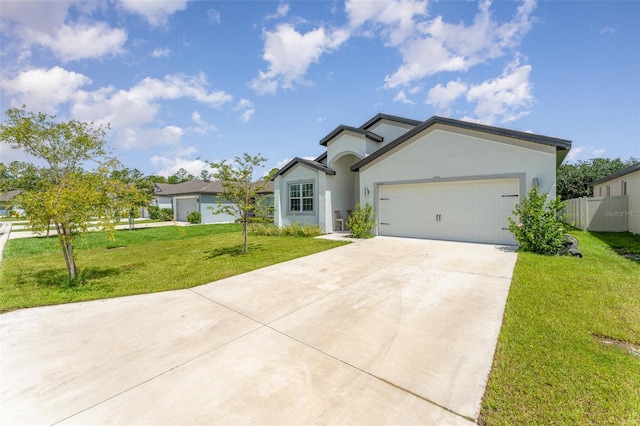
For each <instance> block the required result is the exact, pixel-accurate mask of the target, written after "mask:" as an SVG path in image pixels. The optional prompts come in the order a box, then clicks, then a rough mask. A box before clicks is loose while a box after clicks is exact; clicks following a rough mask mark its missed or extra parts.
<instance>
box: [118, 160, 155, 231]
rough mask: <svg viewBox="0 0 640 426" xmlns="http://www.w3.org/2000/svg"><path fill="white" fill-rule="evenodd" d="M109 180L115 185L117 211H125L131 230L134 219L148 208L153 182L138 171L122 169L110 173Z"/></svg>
mask: <svg viewBox="0 0 640 426" xmlns="http://www.w3.org/2000/svg"><path fill="white" fill-rule="evenodd" d="M111 178H112V179H114V180H115V183H117V184H118V185H117V190H116V191H117V199H116V200H115V201H116V202H117V204H118V207H119V210H118V211H120V209H121V210H123V211H125V210H126V211H127V215H128V216H129V229H133V228H134V226H133V224H134V221H133V220H134V218H135V217H137V215H138V212H139V211H140V209H141V208H146V207H149V203H151V200H153V182H152V181H151V180H149V179H147V178H145V177H144V175H143V174H142V172H141V171H140V170H138V169H129V168H123V169H118V170H114V171H113V172H111Z"/></svg>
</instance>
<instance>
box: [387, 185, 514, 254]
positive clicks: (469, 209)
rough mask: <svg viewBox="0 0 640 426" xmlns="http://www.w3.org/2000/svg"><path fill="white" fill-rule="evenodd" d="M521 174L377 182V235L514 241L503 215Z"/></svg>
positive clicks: (511, 202) (508, 213) (511, 204)
mask: <svg viewBox="0 0 640 426" xmlns="http://www.w3.org/2000/svg"><path fill="white" fill-rule="evenodd" d="M524 186H525V182H524V174H512V175H499V176H495V175H491V176H473V177H463V178H457V179H456V178H447V179H439V178H434V179H426V180H420V181H402V182H385V183H378V184H377V185H376V186H375V200H376V213H377V214H376V220H377V227H378V229H377V232H378V235H388V236H401V237H417V238H433V239H443V240H456V241H472V242H481V243H494V244H514V243H515V241H514V239H513V236H512V234H511V232H509V230H508V226H509V223H508V221H507V218H508V217H511V216H512V211H513V209H514V208H515V206H516V205H517V204H518V203H519V202H520V200H521V198H522V196H523V191H524Z"/></svg>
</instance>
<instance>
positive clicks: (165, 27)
mask: <svg viewBox="0 0 640 426" xmlns="http://www.w3.org/2000/svg"><path fill="white" fill-rule="evenodd" d="M0 37H1V40H0V42H1V43H0V60H1V64H0V91H1V95H0V102H1V106H2V111H3V112H4V111H5V110H6V109H7V108H10V107H13V106H20V105H22V104H26V105H27V109H29V110H32V111H43V112H47V113H50V114H56V115H57V116H58V117H59V118H60V119H62V120H68V119H78V120H82V121H93V122H96V123H101V124H106V123H110V126H111V131H110V132H109V144H110V145H111V147H112V148H113V150H114V153H115V154H116V155H117V156H118V158H119V159H120V160H121V161H122V163H124V165H125V166H127V167H131V168H134V167H135V168H138V169H140V170H141V171H143V172H144V173H145V174H162V175H170V174H172V173H174V172H175V171H176V170H178V168H180V167H183V168H185V169H187V170H188V171H190V172H191V173H193V174H195V175H197V174H199V172H200V171H201V170H202V169H204V168H206V167H207V163H206V161H207V160H208V161H220V160H225V159H231V158H233V157H235V156H237V155H241V154H242V153H244V152H248V153H251V154H257V153H261V154H262V155H263V156H265V157H267V158H268V161H267V163H266V164H265V169H267V170H268V169H270V168H272V167H279V166H282V165H284V164H286V162H287V161H288V160H290V159H291V158H293V157H296V156H298V157H315V156H317V155H319V154H320V153H322V147H321V146H320V145H319V143H318V142H319V141H320V139H322V138H323V137H324V136H325V135H327V134H328V133H329V132H331V130H333V129H334V128H335V127H337V126H338V125H340V124H347V125H352V126H360V125H361V124H363V123H364V122H366V121H367V120H368V119H369V118H371V117H372V116H374V115H375V114H377V113H379V112H382V113H386V114H393V115H399V116H403V117H407V118H412V119H420V120H425V119H427V118H429V117H431V116H433V115H441V116H446V117H452V118H456V119H464V120H471V121H476V122H481V123H485V124H490V125H495V126H499V127H507V128H512V129H516V130H523V131H531V132H534V133H539V134H543V135H548V136H555V137H560V138H565V139H570V140H572V141H573V149H572V152H571V153H570V156H569V161H577V160H587V159H590V158H594V157H610V158H616V157H621V158H623V159H628V158H629V157H631V156H634V157H640V2H637V1H613V2H597V1H553V2H551V1H544V2H535V1H528V0H526V1H524V2H506V1H496V2H489V1H484V2H471V1H468V2H466V1H418V0H396V1H391V0H383V1H346V2H342V1H340V2H338V1H290V2H284V1H283V2H275V1H186V0H181V1H157V2H156V1H141V0H137V1H130V0H126V1H125V0H111V1H108V2H107V1H100V2H86V1H81V2H74V1H63V0H56V1H46V2H37V1H15V2H14V1H5V0H2V2H0ZM3 119H4V116H3ZM24 159H26V157H25V155H24V154H23V153H21V152H17V151H13V150H11V149H10V148H9V147H8V146H6V145H3V144H0V161H1V162H4V163H8V162H10V161H13V160H24Z"/></svg>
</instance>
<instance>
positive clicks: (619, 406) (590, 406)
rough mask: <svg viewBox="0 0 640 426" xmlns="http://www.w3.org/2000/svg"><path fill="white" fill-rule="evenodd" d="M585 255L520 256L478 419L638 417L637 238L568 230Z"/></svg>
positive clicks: (546, 421)
mask: <svg viewBox="0 0 640 426" xmlns="http://www.w3.org/2000/svg"><path fill="white" fill-rule="evenodd" d="M572 235H574V236H576V237H577V238H578V240H579V242H580V245H579V248H580V250H581V251H582V253H583V255H584V257H583V258H582V259H580V258H573V257H546V256H540V255H534V254H530V253H519V254H518V261H517V264H516V267H515V270H514V276H513V281H512V284H511V290H510V293H509V298H508V301H507V307H506V310H505V317H504V323H503V325H502V330H501V333H500V339H499V342H498V347H497V351H496V356H495V359H494V364H493V369H492V371H491V376H490V380H489V384H488V387H487V392H486V395H485V399H484V402H483V405H482V413H481V423H482V424H487V425H514V424H532V425H533V424H536V425H538V424H540V425H551V424H555V425H565V424H576V425H605V424H616V425H638V424H640V353H638V352H637V351H640V263H638V262H634V261H631V260H628V259H625V258H623V257H622V256H620V255H619V254H617V253H616V252H615V251H614V250H613V249H612V248H611V247H610V246H609V244H608V243H610V244H612V245H613V246H614V247H615V248H616V249H618V250H620V251H626V252H635V253H640V236H633V235H632V234H629V233H625V234H595V233H594V234H590V233H587V232H580V231H576V232H572Z"/></svg>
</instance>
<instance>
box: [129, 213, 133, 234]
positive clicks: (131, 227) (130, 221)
mask: <svg viewBox="0 0 640 426" xmlns="http://www.w3.org/2000/svg"><path fill="white" fill-rule="evenodd" d="M132 229H133V209H129V230H130V231H131V230H132Z"/></svg>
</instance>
